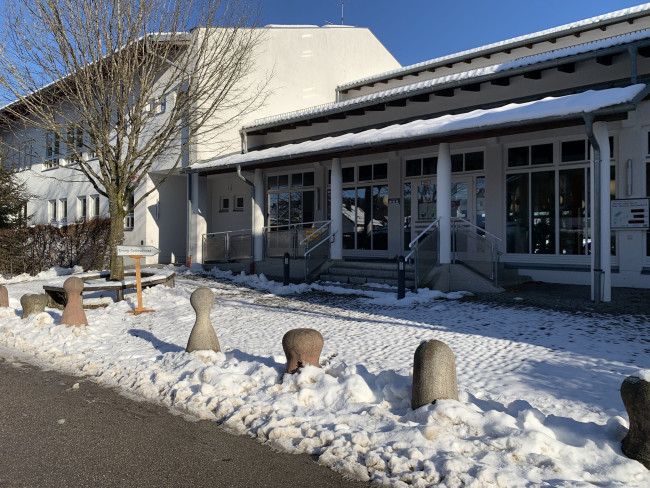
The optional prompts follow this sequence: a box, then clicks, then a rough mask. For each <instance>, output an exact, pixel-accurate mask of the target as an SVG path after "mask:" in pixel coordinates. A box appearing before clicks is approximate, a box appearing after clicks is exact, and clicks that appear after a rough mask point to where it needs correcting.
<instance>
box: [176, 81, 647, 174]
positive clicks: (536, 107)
mask: <svg viewBox="0 0 650 488" xmlns="http://www.w3.org/2000/svg"><path fill="white" fill-rule="evenodd" d="M647 94H648V87H647V86H646V85H645V84H635V85H631V86H627V87H620V88H608V89H605V90H588V91H585V92H581V93H577V94H574V95H566V96H562V97H548V98H543V99H540V100H534V101H531V102H526V103H511V104H507V105H504V106H502V107H497V108H491V109H478V110H472V111H470V112H466V113H461V114H454V115H443V116H440V117H435V118H431V119H418V120H415V121H412V122H408V123H404V124H394V125H389V126H387V127H383V128H379V129H366V130H363V131H360V132H356V133H355V132H350V133H346V134H342V135H337V136H329V137H323V138H321V139H318V140H309V141H303V142H299V143H294V144H286V145H283V146H277V147H271V148H267V149H261V150H258V151H250V152H247V153H244V154H233V155H229V156H225V157H221V158H217V159H213V160H210V161H207V162H203V163H195V164H194V165H192V166H191V167H188V168H185V169H184V170H183V171H182V172H183V173H202V174H210V173H221V172H227V171H232V170H233V169H235V168H237V167H238V166H241V167H247V166H248V167H260V166H265V165H271V164H278V163H289V162H308V161H319V160H320V161H322V160H325V159H330V158H335V157H347V156H353V155H359V154H369V153H379V152H386V151H395V150H400V149H405V148H410V147H421V146H427V145H433V144H438V143H440V142H453V141H454V140H462V139H470V138H473V139H474V138H479V137H490V136H495V135H499V133H509V132H527V131H530V130H535V127H540V128H543V127H544V126H548V127H558V126H560V125H575V124H578V123H582V121H583V117H584V116H585V115H586V114H591V115H593V116H594V117H595V118H596V119H598V118H603V119H604V120H606V119H607V118H608V117H610V116H615V115H617V114H621V113H625V112H627V111H629V110H633V109H634V108H635V107H636V105H637V104H638V103H639V102H640V101H641V100H642V99H643V98H644V97H645V96H646V95H647ZM550 124H552V125H550ZM548 127H547V128H548Z"/></svg>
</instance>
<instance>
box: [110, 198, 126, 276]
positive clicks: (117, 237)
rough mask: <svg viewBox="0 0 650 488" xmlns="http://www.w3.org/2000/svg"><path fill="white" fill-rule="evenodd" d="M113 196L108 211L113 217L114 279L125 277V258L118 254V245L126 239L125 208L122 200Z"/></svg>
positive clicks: (112, 251) (112, 268)
mask: <svg viewBox="0 0 650 488" xmlns="http://www.w3.org/2000/svg"><path fill="white" fill-rule="evenodd" d="M115 200H116V199H115V198H111V199H110V200H109V202H108V212H109V215H110V219H111V229H110V234H109V249H110V255H111V276H110V279H111V280H114V281H121V280H123V279H124V258H122V257H121V256H118V255H117V246H118V245H120V244H122V241H123V240H124V217H125V214H124V208H123V207H122V205H121V202H118V201H115Z"/></svg>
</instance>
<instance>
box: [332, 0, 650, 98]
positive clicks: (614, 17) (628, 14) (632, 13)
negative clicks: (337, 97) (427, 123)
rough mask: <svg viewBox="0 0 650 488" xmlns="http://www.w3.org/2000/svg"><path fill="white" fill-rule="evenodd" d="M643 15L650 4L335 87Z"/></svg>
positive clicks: (359, 83) (363, 82)
mask: <svg viewBox="0 0 650 488" xmlns="http://www.w3.org/2000/svg"><path fill="white" fill-rule="evenodd" d="M643 13H650V3H645V4H643V5H637V6H636V7H630V8H626V9H623V10H617V11H615V12H610V13H607V14H603V15H599V16H596V17H591V18H588V19H584V20H579V21H577V22H572V23H570V24H564V25H561V26H558V27H553V28H551V29H546V30H543V31H538V32H533V33H531V34H526V35H523V36H519V37H513V38H511V39H506V40H504V41H499V42H495V43H492V44H487V45H485V46H480V47H476V48H473V49H468V50H466V51H461V52H458V53H454V54H449V55H447V56H442V57H439V58H434V59H430V60H428V61H423V62H421V63H416V64H411V65H409V66H404V67H402V68H397V69H394V70H391V71H386V72H384V73H378V74H376V75H372V76H369V77H366V78H361V79H360V80H355V81H351V82H349V83H345V84H343V85H339V86H338V87H337V91H345V90H349V89H351V88H355V87H358V86H363V85H366V84H368V83H372V82H373V81H378V80H383V79H389V78H393V77H395V76H401V75H406V74H409V73H412V72H417V71H422V70H423V69H427V68H430V67H433V66H436V65H442V64H449V63H450V62H458V61H462V60H463V59H464V58H467V57H476V56H478V55H482V54H487V52H488V51H489V52H490V53H495V52H499V51H503V50H506V49H514V48H515V47H517V46H518V45H525V44H530V43H531V42H542V41H544V40H546V39H550V38H557V37H558V36H560V35H569V34H572V33H573V32H575V31H578V30H580V31H582V30H585V29H586V28H595V27H598V25H599V24H603V23H607V24H611V23H614V22H621V21H624V20H627V19H628V18H634V17H639V16H641V15H640V14H643Z"/></svg>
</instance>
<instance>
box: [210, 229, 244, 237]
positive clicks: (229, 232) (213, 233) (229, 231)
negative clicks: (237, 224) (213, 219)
mask: <svg viewBox="0 0 650 488" xmlns="http://www.w3.org/2000/svg"><path fill="white" fill-rule="evenodd" d="M235 232H251V233H252V230H251V229H239V230H222V231H220V232H208V233H206V234H203V236H204V237H214V236H217V235H219V234H234V233H235Z"/></svg>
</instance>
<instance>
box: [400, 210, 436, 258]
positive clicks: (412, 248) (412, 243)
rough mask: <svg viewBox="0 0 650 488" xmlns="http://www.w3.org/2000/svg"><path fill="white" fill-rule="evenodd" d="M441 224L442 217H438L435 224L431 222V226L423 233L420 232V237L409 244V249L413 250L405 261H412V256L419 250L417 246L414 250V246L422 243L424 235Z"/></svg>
mask: <svg viewBox="0 0 650 488" xmlns="http://www.w3.org/2000/svg"><path fill="white" fill-rule="evenodd" d="M439 222H440V217H437V218H436V219H435V220H434V221H433V222H431V223H430V224H429V225H428V226H427V227H426V228H425V229H424V230H423V231H422V232H420V233H419V234H418V236H417V237H416V238H415V239H413V240H412V241H411V242H409V249H411V252H410V253H408V254H407V255H406V256H405V257H404V261H408V260H409V259H411V256H412V255H413V253H414V252H415V251H416V250H417V246H416V247H415V248H414V247H413V246H414V245H415V244H417V243H418V242H420V239H421V238H422V237H423V236H424V234H426V233H427V232H429V231H430V230H431V228H432V227H435V226H436V225H438V224H439Z"/></svg>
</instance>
